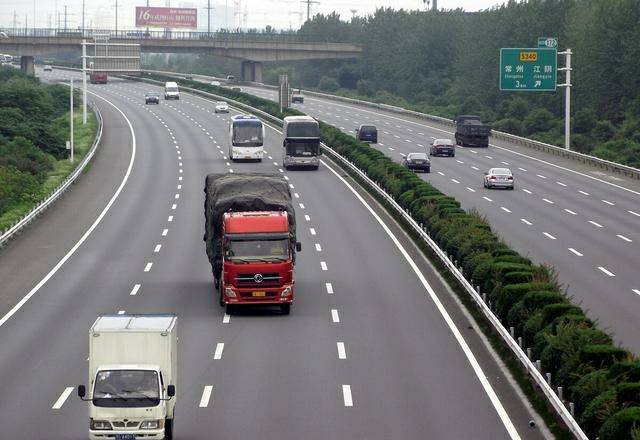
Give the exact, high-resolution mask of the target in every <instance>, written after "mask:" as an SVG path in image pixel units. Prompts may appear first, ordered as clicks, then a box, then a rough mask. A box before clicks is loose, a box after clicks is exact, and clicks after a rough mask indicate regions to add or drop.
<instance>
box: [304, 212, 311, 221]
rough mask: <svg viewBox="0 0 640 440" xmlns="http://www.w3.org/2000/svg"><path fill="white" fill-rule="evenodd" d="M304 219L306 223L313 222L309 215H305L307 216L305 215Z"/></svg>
mask: <svg viewBox="0 0 640 440" xmlns="http://www.w3.org/2000/svg"><path fill="white" fill-rule="evenodd" d="M304 219H305V220H306V221H308V222H310V221H311V217H309V216H308V215H307V214H305V215H304Z"/></svg>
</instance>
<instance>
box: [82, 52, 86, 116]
mask: <svg viewBox="0 0 640 440" xmlns="http://www.w3.org/2000/svg"><path fill="white" fill-rule="evenodd" d="M86 124H87V40H82V125H86Z"/></svg>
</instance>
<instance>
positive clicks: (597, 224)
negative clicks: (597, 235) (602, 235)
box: [589, 220, 602, 228]
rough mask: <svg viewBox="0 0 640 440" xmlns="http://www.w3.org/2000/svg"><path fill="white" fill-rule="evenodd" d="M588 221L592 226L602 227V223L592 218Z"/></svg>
mask: <svg viewBox="0 0 640 440" xmlns="http://www.w3.org/2000/svg"><path fill="white" fill-rule="evenodd" d="M589 223H591V224H592V225H593V226H597V227H598V228H601V227H602V225H601V224H600V223H596V222H594V221H593V220H589Z"/></svg>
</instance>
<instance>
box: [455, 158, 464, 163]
mask: <svg viewBox="0 0 640 440" xmlns="http://www.w3.org/2000/svg"><path fill="white" fill-rule="evenodd" d="M456 162H458V163H462V164H463V163H464V162H463V161H461V160H460V159H456Z"/></svg>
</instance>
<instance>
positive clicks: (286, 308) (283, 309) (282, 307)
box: [280, 304, 291, 315]
mask: <svg viewBox="0 0 640 440" xmlns="http://www.w3.org/2000/svg"><path fill="white" fill-rule="evenodd" d="M280 311H281V312H282V314H283V315H288V314H289V313H291V304H281V305H280Z"/></svg>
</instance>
